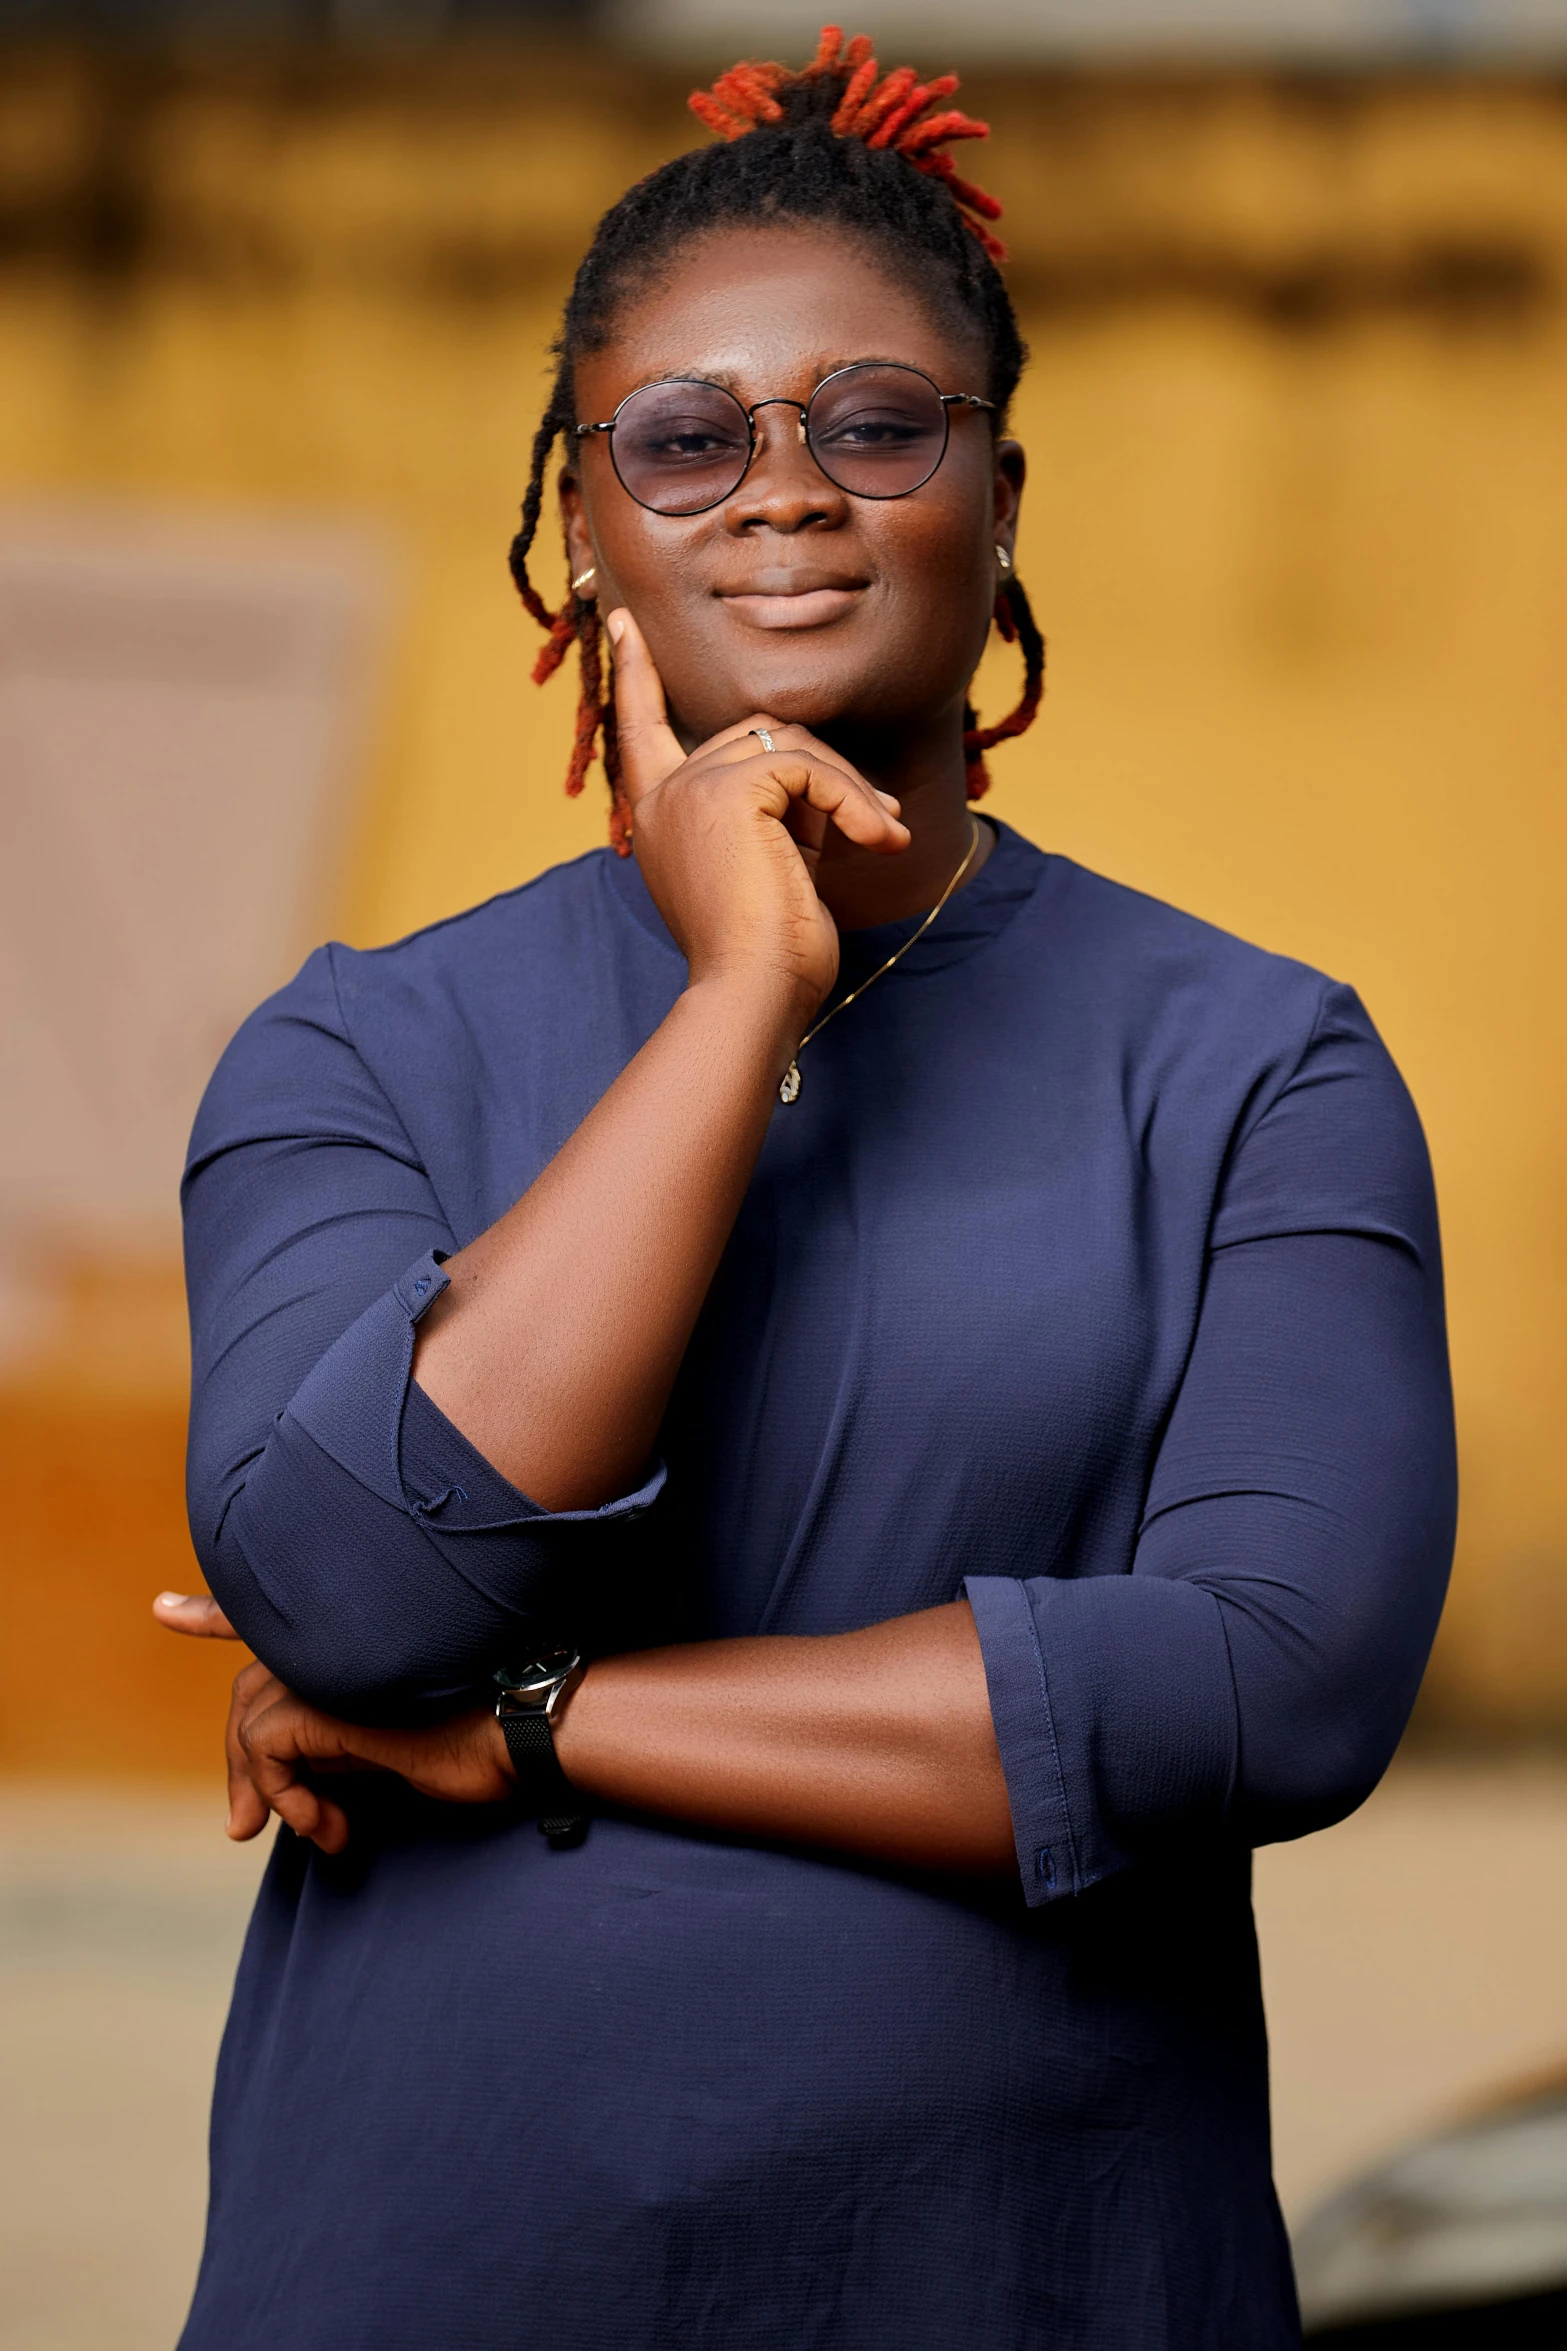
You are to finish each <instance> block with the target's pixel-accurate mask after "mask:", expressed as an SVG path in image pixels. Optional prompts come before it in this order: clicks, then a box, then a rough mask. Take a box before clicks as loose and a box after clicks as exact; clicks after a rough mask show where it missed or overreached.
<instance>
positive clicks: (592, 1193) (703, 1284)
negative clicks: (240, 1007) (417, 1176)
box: [414, 978, 797, 1510]
mask: <svg viewBox="0 0 1567 2351" xmlns="http://www.w3.org/2000/svg"><path fill="white" fill-rule="evenodd" d="M796 1028H797V1014H796V1008H795V1007H794V1005H793V1002H792V999H791V997H790V995H789V993H788V991H787V990H785V989H782V988H779V987H776V986H775V987H771V988H769V987H767V986H764V985H761V984H759V983H758V982H757V981H756V980H754V979H749V978H748V979H746V980H744V981H738V980H737V981H734V982H731V981H727V980H710V981H705V982H702V983H700V984H698V985H695V986H693V987H691V988H689V989H687V990H686V992H685V993H684V994H683V995H682V996H681V997H680V998H679V1000H678V1002H677V1003H676V1004H675V1006H674V1008H673V1010H672V1011H671V1012H670V1013H669V1015H668V1017H667V1018H666V1019H665V1020H664V1022H663V1023H662V1025H661V1026H660V1027H659V1029H658V1030H657V1031H656V1032H655V1034H654V1035H653V1036H652V1037H651V1038H650V1039H649V1041H648V1043H647V1044H646V1045H645V1046H644V1047H643V1048H642V1050H641V1052H640V1053H638V1054H637V1055H636V1057H635V1059H634V1060H633V1061H631V1062H630V1063H629V1064H628V1065H627V1067H626V1069H625V1070H623V1071H622V1073H621V1075H620V1076H619V1078H617V1080H616V1081H615V1083H614V1085H613V1086H611V1087H610V1089H609V1091H608V1092H607V1093H606V1094H605V1095H604V1097H603V1099H602V1100H601V1101H600V1102H599V1103H598V1104H597V1106H596V1107H595V1108H594V1109H593V1110H592V1111H591V1112H590V1113H589V1115H588V1116H587V1118H585V1119H584V1120H583V1122H582V1124H581V1126H580V1127H578V1129H577V1130H576V1132H575V1133H574V1134H573V1135H572V1136H571V1138H570V1140H569V1141H568V1142H567V1143H566V1144H565V1145H564V1146H563V1147H562V1149H561V1150H560V1151H559V1152H558V1153H557V1155H556V1157H555V1158H554V1159H553V1160H552V1161H551V1162H550V1165H549V1166H548V1167H547V1168H546V1169H545V1170H544V1172H543V1174H542V1175H541V1176H540V1177H539V1179H538V1181H537V1182H536V1183H535V1184H534V1185H533V1186H532V1187H531V1189H530V1190H529V1191H528V1192H527V1193H525V1194H524V1196H523V1197H522V1199H521V1200H519V1201H518V1202H517V1203H516V1205H515V1207H513V1208H511V1209H510V1210H509V1211H508V1212H507V1214H506V1215H505V1216H503V1217H502V1218H500V1219H499V1221H498V1222H497V1223H496V1224H494V1225H492V1226H491V1228H490V1229H489V1231H488V1232H486V1233H484V1234H482V1235H481V1236H480V1238H479V1239H478V1240H477V1241H475V1242H474V1243H473V1244H472V1245H471V1246H470V1247H469V1248H467V1249H464V1250H462V1251H461V1252H459V1253H458V1254H457V1255H456V1256H454V1257H452V1258H451V1259H450V1260H449V1262H448V1265H447V1269H446V1270H447V1272H448V1273H449V1275H450V1277H451V1288H450V1290H449V1291H447V1293H446V1294H445V1296H444V1297H442V1298H441V1299H440V1300H439V1301H438V1303H437V1305H436V1307H435V1308H433V1309H432V1311H431V1312H430V1314H429V1315H427V1316H426V1318H425V1320H424V1322H423V1323H422V1324H421V1326H420V1335H419V1344H418V1350H417V1353H416V1356H415V1361H414V1371H415V1377H416V1378H417V1379H418V1381H419V1383H420V1385H421V1386H422V1387H423V1388H424V1389H425V1390H426V1391H427V1393H428V1394H429V1395H430V1397H431V1398H432V1399H433V1401H434V1402H435V1403H436V1404H437V1405H439V1407H440V1409H441V1410H442V1411H443V1412H444V1413H445V1414H446V1416H447V1418H448V1419H449V1420H451V1421H453V1422H455V1423H456V1425H457V1426H458V1427H459V1428H460V1429H461V1430H462V1432H463V1434H464V1435H465V1436H466V1437H467V1438H468V1439H469V1440H470V1442H471V1443H472V1444H474V1445H476V1446H477V1447H478V1449H479V1451H480V1452H481V1453H483V1454H484V1455H485V1456H486V1457H487V1458H488V1459H489V1460H490V1461H491V1462H493V1463H494V1465H495V1467H496V1468H497V1469H498V1470H500V1471H501V1472H502V1474H503V1475H504V1476H506V1477H508V1478H509V1479H510V1480H511V1481H512V1483H513V1484H514V1485H516V1486H518V1487H520V1488H521V1489H522V1491H523V1492H525V1493H526V1494H528V1495H530V1496H531V1497H532V1499H533V1500H535V1501H536V1502H539V1503H541V1504H543V1505H544V1506H545V1507H546V1508H548V1509H551V1510H573V1509H587V1508H592V1507H594V1506H596V1505H598V1504H601V1503H603V1502H605V1501H607V1500H609V1499H610V1498H612V1497H613V1496H614V1495H615V1494H617V1493H620V1492H623V1491H624V1490H625V1488H626V1486H627V1485H628V1484H631V1483H634V1482H635V1480H636V1478H637V1477H638V1476H639V1475H640V1474H641V1472H642V1470H643V1468H644V1467H645V1465H646V1462H647V1460H648V1457H649V1455H650V1453H651V1452H652V1449H653V1445H654V1441H655V1437H656V1434H657V1430H658V1424H659V1422H660V1420H661V1419H662V1417H663V1412H664V1407H665V1405H666V1403H667V1401H668V1398H669V1392H670V1389H671V1387H672V1386H673V1383H674V1379H675V1374H676V1372H677V1371H678V1369H679V1366H680V1360H681V1357H682V1355H683V1354H684V1352H685V1348H686V1344H687V1341H688V1340H689V1338H690V1336H691V1331H692V1327H693V1325H694V1324H695V1321H696V1318H697V1315H698V1313H699V1312H700V1310H701V1305H702V1301H703V1298H704V1297H705V1296H706V1294H707V1289H708V1285H709V1283H710V1282H711V1280H712V1278H713V1274H714V1271H715V1270H716V1268H717V1264H718V1260H719V1257H720V1256H721V1254H722V1251H723V1248H724V1244H725V1241H726V1240H727V1239H728V1236H729V1231H730V1228H731V1226H732V1225H733V1223H734V1219H735V1216H736V1214H737V1213H738V1211H739V1206H740V1202H741V1200H742V1198H743V1196H744V1193H745V1188H746V1185H747V1183H748V1182H749V1181H750V1177H751V1173H752V1170H753V1168H754V1166H755V1164H756V1158H757V1154H758V1152H759V1151H760V1149H761V1146H762V1140H763V1137H764V1136H765V1134H766V1132H767V1122H768V1118H769V1116H770V1114H771V1111H772V1108H773V1105H774V1102H775V1100H776V1087H777V1083H778V1077H779V1074H780V1073H781V1071H782V1069H783V1068H784V1066H785V1065H786V1063H787V1061H788V1057H789V1053H790V1051H791V1050H792V1046H793V1042H794V1037H795V1033H796Z"/></svg>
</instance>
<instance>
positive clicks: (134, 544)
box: [0, 504, 387, 1248]
mask: <svg viewBox="0 0 1567 2351" xmlns="http://www.w3.org/2000/svg"><path fill="white" fill-rule="evenodd" d="M386 576H387V560H386V554H385V551H384V549H382V548H381V547H380V546H379V545H378V544H377V543H376V542H375V541H374V540H373V539H372V538H370V537H369V536H367V535H363V534H360V533H357V532H355V531H353V530H350V529H345V528H336V527H331V526H321V525H316V524H314V523H308V524H301V525H299V526H297V527H294V526H290V525H284V524H280V523H275V522H272V521H266V522H258V521H257V520H256V519H255V518H253V517H250V516H235V517H222V516H216V517H214V516H205V515H204V516H203V517H202V518H201V519H200V520H186V519H182V518H179V517H174V516H169V515H167V514H164V513H162V512H148V511H144V510H125V509H119V508H104V509H97V508H93V509H88V508H83V507H69V508H67V507H60V506H46V505H43V504H30V505H7V506H4V507H0V997H3V1001H4V1005H5V1017H4V1020H3V1022H0V1101H3V1102H4V1104H5V1116H4V1119H3V1120H0V1216H3V1217H4V1219H5V1224H6V1229H7V1231H8V1233H9V1234H10V1235H11V1236H12V1237H13V1239H14V1238H15V1237H16V1236H17V1235H18V1234H19V1233H20V1234H25V1233H27V1232H29V1231H32V1232H46V1233H49V1234H51V1235H53V1236H54V1237H56V1238H58V1239H64V1240H66V1241H68V1242H71V1243H75V1244H86V1245H88V1246H93V1247H99V1248H101V1247H104V1246H109V1247H124V1246H134V1245H147V1244H151V1245H153V1246H158V1245H160V1244H165V1243H166V1242H167V1240H168V1238H169V1237H170V1236H171V1235H172V1233H173V1230H174V1219H175V1193H176V1186H177V1184H178V1180H179V1171H180V1164H181V1160H182V1157H183V1153H184V1147H185V1142H186V1137H187V1135H188V1132H189V1128H190V1121H191V1116H192V1114H193V1112H194V1110H195V1106H196V1102H197V1099H198V1097H199V1095H200V1092H201V1088H202V1085H203V1083H204V1082H205V1079H206V1077H207V1075H208V1073H209V1071H210V1070H211V1068H212V1064H213V1062H214V1061H215V1059H216V1058H217V1055H218V1052H219V1051H220V1049H221V1047H222V1045H223V1044H224V1042H225V1040H226V1039H227V1038H228V1036H229V1035H231V1034H232V1032H233V1030H234V1029H235V1027H236V1026H237V1025H238V1023H239V1021H240V1020H241V1019H242V1018H243V1017H244V1015H245V1014H246V1013H247V1012H248V1011H249V1010H250V1008H251V1007H252V1006H253V1005H254V1004H255V1003H256V1002H257V1001H258V999H259V998H260V997H261V996H263V995H264V994H266V992H267V991H268V990H269V989H270V988H272V987H275V986H276V985H277V984H278V982H279V981H280V980H282V979H283V978H285V977H286V976H287V974H288V972H289V971H290V969H291V968H292V967H293V965H294V964H295V963H296V962H297V961H298V960H299V958H300V956H301V954H302V953H303V951H304V949H305V948H306V947H307V946H308V945H309V943H310V941H311V939H312V938H313V937H314V936H315V935H316V933H317V931H318V930H319V928H320V926H321V924H322V923H323V922H324V920H325V918H326V914H327V909H328V904H329V899H330V894H331V885H332V883H333V882H334V881H335V879H336V871H335V868H336V862H337V853H338V846H339V834H340V817H341V812H342V810H343V807H344V804H345V800H346V797H347V794H348V791H349V789H350V787H351V784H352V780H353V775H354V771H355V768H356V765H357V763H358V754H359V749H360V744H361V739H362V734H363V725H364V719H365V714H366V703H367V688H368V685H369V682H370V677H371V674H372V670H373V652H374V648H375V644H376V642H377V639H378V635H379V624H380V622H381V619H382V617H383V614H384V611H385V604H386V599H385V594H384V583H385V580H386Z"/></svg>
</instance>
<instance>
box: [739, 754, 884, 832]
mask: <svg viewBox="0 0 1567 2351" xmlns="http://www.w3.org/2000/svg"><path fill="white" fill-rule="evenodd" d="M747 765H748V766H749V767H751V768H753V769H754V770H755V771H756V773H757V778H758V781H760V782H761V783H762V784H763V786H764V793H765V799H766V802H767V804H768V805H769V806H770V807H771V810H772V813H773V814H774V815H775V816H778V817H780V818H787V817H788V815H789V812H790V809H791V807H792V806H794V804H796V803H798V802H803V803H804V804H805V805H806V806H807V807H809V808H813V809H815V810H816V811H817V812H818V813H819V814H820V815H822V816H824V817H826V818H828V819H829V821H830V822H831V823H833V824H835V825H836V826H837V828H838V830H839V832H841V833H842V834H843V835H844V836H845V838H846V839H847V840H850V841H853V842H855V843H856V845H857V846H858V847H860V848H862V849H872V850H876V851H878V852H880V853H881V854H883V855H886V856H896V855H897V853H898V851H899V850H901V849H906V848H907V847H908V845H909V837H910V836H909V828H908V826H907V825H906V824H905V823H904V822H903V820H902V818H901V817H899V816H895V815H894V814H893V811H892V809H890V808H888V807H886V806H885V805H884V804H883V796H882V795H881V794H880V793H878V792H877V791H876V790H875V789H874V788H873V786H871V785H870V784H868V783H867V782H866V781H865V778H864V777H863V776H860V775H856V774H855V773H854V772H853V771H852V770H849V769H845V768H843V767H840V766H839V765H838V764H837V762H836V761H835V760H832V759H829V758H826V757H817V756H815V755H814V754H812V753H809V752H804V751H778V752H776V753H774V754H772V755H769V754H767V753H765V752H764V753H763V754H762V755H761V757H760V758H758V759H755V760H751V761H748V762H747Z"/></svg>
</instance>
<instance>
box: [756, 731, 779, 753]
mask: <svg viewBox="0 0 1567 2351" xmlns="http://www.w3.org/2000/svg"><path fill="white" fill-rule="evenodd" d="M751 732H752V734H753V735H754V736H755V737H756V739H757V741H758V742H759V743H760V744H761V746H762V749H763V750H764V751H776V750H777V748H778V746H777V744H776V743H775V742H774V741H773V738H772V736H771V735H770V734H769V733H768V731H767V729H766V727H753V728H752V729H751Z"/></svg>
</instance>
